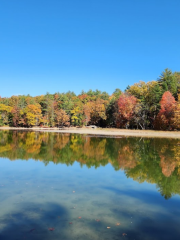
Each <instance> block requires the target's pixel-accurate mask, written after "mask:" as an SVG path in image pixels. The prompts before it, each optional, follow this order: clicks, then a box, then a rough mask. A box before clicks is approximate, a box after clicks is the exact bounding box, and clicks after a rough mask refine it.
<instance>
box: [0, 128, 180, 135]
mask: <svg viewBox="0 0 180 240" xmlns="http://www.w3.org/2000/svg"><path fill="white" fill-rule="evenodd" d="M0 130H25V131H41V132H59V133H77V134H87V135H96V136H101V135H103V136H115V137H117V136H134V137H147V138H180V131H154V130H131V129H117V128H95V129H93V128H89V127H82V128H76V127H69V128H63V129H59V128H40V127H33V128H23V127H19V128H16V127H0Z"/></svg>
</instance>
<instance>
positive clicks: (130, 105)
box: [115, 94, 138, 128]
mask: <svg viewBox="0 0 180 240" xmlns="http://www.w3.org/2000/svg"><path fill="white" fill-rule="evenodd" d="M137 103H138V100H137V98H136V97H134V96H131V95H127V94H121V96H120V97H119V99H118V102H117V112H116V114H115V115H116V126H117V127H126V128H128V127H129V125H130V121H131V120H133V117H134V115H135V108H136V106H137Z"/></svg>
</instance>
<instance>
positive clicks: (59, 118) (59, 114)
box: [55, 109, 70, 127]
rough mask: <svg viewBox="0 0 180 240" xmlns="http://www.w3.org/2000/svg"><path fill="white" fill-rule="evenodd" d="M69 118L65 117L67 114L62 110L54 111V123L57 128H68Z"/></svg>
mask: <svg viewBox="0 0 180 240" xmlns="http://www.w3.org/2000/svg"><path fill="white" fill-rule="evenodd" d="M69 121H70V119H69V116H68V115H67V113H66V112H65V111H64V110H63V109H60V110H58V109H56V110H55V122H56V124H57V126H58V127H59V126H69V124H70V123H69Z"/></svg>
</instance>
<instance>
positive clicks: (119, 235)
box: [0, 130, 180, 240]
mask: <svg viewBox="0 0 180 240" xmlns="http://www.w3.org/2000/svg"><path fill="white" fill-rule="evenodd" d="M179 195H180V140H178V139H177V140H176V139H160V138H134V137H119V138H112V137H94V136H86V135H78V134H60V133H48V132H31V131H5V130H4V131H0V206H1V208H0V209H1V210H0V239H1V240H12V239H13V240H16V239H18V240H19V239H27V240H28V239H29V240H30V239H31V240H60V239H62V240H70V239H71V240H72V239H73V240H74V239H77V240H90V239H91V240H92V239H93V240H119V239H129V240H130V239H131V240H141V239H142V240H161V239H162V240H166V239H167V240H169V239H173V240H176V239H177V240H179V237H180V227H179V223H180V196H179Z"/></svg>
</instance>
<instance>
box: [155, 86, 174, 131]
mask: <svg viewBox="0 0 180 240" xmlns="http://www.w3.org/2000/svg"><path fill="white" fill-rule="evenodd" d="M160 106H161V109H160V111H159V113H158V115H157V118H156V120H155V128H156V129H161V130H171V129H172V127H173V119H174V111H175V107H176V101H175V98H174V97H173V96H172V94H171V93H170V92H169V91H167V92H165V93H164V94H163V96H162V99H161V101H160Z"/></svg>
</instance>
